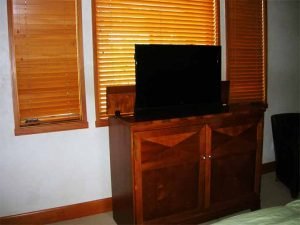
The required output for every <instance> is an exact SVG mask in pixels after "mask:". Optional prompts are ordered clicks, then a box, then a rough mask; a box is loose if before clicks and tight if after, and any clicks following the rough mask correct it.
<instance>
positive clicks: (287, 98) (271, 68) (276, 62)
mask: <svg viewBox="0 0 300 225" xmlns="http://www.w3.org/2000/svg"><path fill="white" fill-rule="evenodd" d="M299 50H300V1H299V0H269V1H268V67H267V68H268V84H267V85H268V103H269V108H268V110H267V111H266V114H265V135H264V152H263V160H264V162H270V161H274V160H275V157H274V147H273V138H272V131H271V121H270V117H271V115H273V114H276V113H284V112H300V69H299V67H300V66H299V65H300V57H299V54H300V53H299Z"/></svg>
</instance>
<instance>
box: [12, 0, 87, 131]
mask: <svg viewBox="0 0 300 225" xmlns="http://www.w3.org/2000/svg"><path fill="white" fill-rule="evenodd" d="M77 4H78V3H77V0H12V20H11V21H12V22H11V23H12V24H11V25H12V37H13V46H14V59H15V78H16V84H17V96H18V111H19V121H20V124H19V125H20V126H27V125H32V124H31V122H32V121H38V122H39V123H40V122H41V123H43V122H47V123H51V122H55V121H67V120H82V105H81V91H82V90H81V88H80V74H79V73H80V68H79V63H80V60H79V56H78V20H77V17H78V15H77Z"/></svg>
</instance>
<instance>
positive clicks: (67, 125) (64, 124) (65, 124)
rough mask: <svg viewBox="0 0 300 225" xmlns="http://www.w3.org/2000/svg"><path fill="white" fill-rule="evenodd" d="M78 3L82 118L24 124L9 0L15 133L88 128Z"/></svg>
mask: <svg viewBox="0 0 300 225" xmlns="http://www.w3.org/2000/svg"><path fill="white" fill-rule="evenodd" d="M74 3H76V6H77V7H76V24H77V32H76V33H77V36H76V39H77V46H76V50H77V74H78V87H79V90H78V91H79V106H80V112H81V115H80V116H81V119H79V120H68V119H66V120H61V121H56V122H55V121H49V122H43V123H39V124H36V125H28V126H22V125H21V121H20V111H19V96H18V86H17V72H16V58H15V42H14V34H13V1H11V0H7V12H8V34H9V49H10V61H11V73H12V97H13V109H14V121H15V135H16V136H18V135H28V134H38V133H46V132H54V131H65V130H73V129H83V128H88V122H87V115H86V98H85V80H84V61H83V42H82V12H81V10H82V5H81V0H74Z"/></svg>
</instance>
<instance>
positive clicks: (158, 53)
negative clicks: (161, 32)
mask: <svg viewBox="0 0 300 225" xmlns="http://www.w3.org/2000/svg"><path fill="white" fill-rule="evenodd" d="M135 64H136V65H135V68H136V77H135V78H136V99H135V108H134V111H135V116H136V117H139V116H141V117H144V116H145V117H179V116H189V115H198V114H210V113H218V112H219V111H220V110H221V107H222V104H221V47H220V46H208V45H154V44H152V45H151V44H150V45H135Z"/></svg>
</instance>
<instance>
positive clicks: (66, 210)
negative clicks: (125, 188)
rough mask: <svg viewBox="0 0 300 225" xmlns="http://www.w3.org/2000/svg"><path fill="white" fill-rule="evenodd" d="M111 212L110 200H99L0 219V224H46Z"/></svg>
mask: <svg viewBox="0 0 300 225" xmlns="http://www.w3.org/2000/svg"><path fill="white" fill-rule="evenodd" d="M111 210H112V200H111V198H105V199H99V200H95V201H90V202H84V203H79V204H75V205H68V206H62V207H57V208H52V209H46V210H41V211H35V212H30V213H24V214H19V215H14V216H7V217H0V224H1V225H2V224H11V225H12V224H14V225H17V224H47V223H55V222H59V221H63V220H69V219H76V218H79V217H83V216H91V215H95V214H98V213H104V212H108V211H111Z"/></svg>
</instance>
